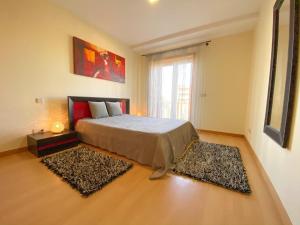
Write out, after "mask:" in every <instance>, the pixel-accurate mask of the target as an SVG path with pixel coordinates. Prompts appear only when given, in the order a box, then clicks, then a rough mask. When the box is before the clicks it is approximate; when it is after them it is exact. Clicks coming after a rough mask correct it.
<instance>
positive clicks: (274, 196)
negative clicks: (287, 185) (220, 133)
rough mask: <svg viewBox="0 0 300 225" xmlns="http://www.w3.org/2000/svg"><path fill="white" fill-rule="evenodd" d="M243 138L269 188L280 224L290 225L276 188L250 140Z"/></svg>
mask: <svg viewBox="0 0 300 225" xmlns="http://www.w3.org/2000/svg"><path fill="white" fill-rule="evenodd" d="M245 140H246V143H247V145H248V147H249V149H250V154H251V156H252V157H253V158H254V161H255V164H256V166H257V168H258V170H259V171H260V173H261V175H262V177H263V179H264V182H265V183H266V185H267V187H268V189H269V190H270V194H271V197H272V199H273V201H274V203H275V206H276V208H277V211H278V213H279V215H280V217H281V220H282V224H290V225H292V221H291V219H290V218H289V216H288V213H287V211H286V209H285V208H284V206H283V204H282V202H281V200H280V197H279V195H278V194H277V192H276V190H275V188H274V186H273V184H272V182H271V180H270V178H269V176H268V174H267V172H266V171H265V169H264V167H263V165H262V164H261V162H260V160H259V158H258V157H257V155H256V153H255V151H254V149H253V148H252V146H251V144H250V142H249V141H248V139H247V137H245Z"/></svg>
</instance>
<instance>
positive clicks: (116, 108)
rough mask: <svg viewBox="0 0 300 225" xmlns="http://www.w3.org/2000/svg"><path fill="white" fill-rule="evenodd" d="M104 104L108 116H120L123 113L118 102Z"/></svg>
mask: <svg viewBox="0 0 300 225" xmlns="http://www.w3.org/2000/svg"><path fill="white" fill-rule="evenodd" d="M106 104H107V109H108V113H109V115H110V116H120V115H122V114H123V113H122V109H121V104H120V102H106Z"/></svg>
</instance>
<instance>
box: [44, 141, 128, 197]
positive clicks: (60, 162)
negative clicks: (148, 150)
mask: <svg viewBox="0 0 300 225" xmlns="http://www.w3.org/2000/svg"><path fill="white" fill-rule="evenodd" d="M41 162H42V163H43V164H45V165H46V166H47V167H48V168H49V169H50V170H52V171H53V172H54V173H56V174H57V175H59V176H60V177H62V178H63V179H64V180H65V181H67V182H68V183H69V184H70V185H71V186H72V187H74V188H75V189H77V190H78V191H79V192H80V193H81V194H82V195H83V196H88V195H90V194H92V193H93V192H95V191H98V190H99V189H101V188H102V187H103V186H104V185H106V184H108V183H109V182H111V181H112V180H114V179H115V178H117V177H118V176H120V175H122V174H123V173H125V172H126V171H127V170H129V169H130V168H131V167H132V163H128V162H126V161H123V160H119V159H115V158H112V157H110V156H107V155H104V154H102V153H100V152H96V151H92V150H90V149H89V148H88V147H86V146H83V145H79V146H77V147H75V148H72V149H70V150H67V151H64V152H60V153H57V154H55V155H51V156H46V157H44V158H43V159H42V160H41Z"/></svg>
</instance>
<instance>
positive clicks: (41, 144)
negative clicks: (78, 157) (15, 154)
mask: <svg viewBox="0 0 300 225" xmlns="http://www.w3.org/2000/svg"><path fill="white" fill-rule="evenodd" d="M79 143H80V141H79V139H78V134H77V132H76V131H69V130H65V131H63V132H62V133H59V134H53V133H52V132H44V133H37V134H30V135H27V145H28V150H29V151H31V152H32V153H33V154H35V155H36V156H38V157H41V156H45V155H48V154H51V153H55V152H59V151H62V150H64V149H67V148H71V147H74V146H76V145H78V144H79Z"/></svg>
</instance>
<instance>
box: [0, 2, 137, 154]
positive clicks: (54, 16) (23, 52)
mask: <svg viewBox="0 0 300 225" xmlns="http://www.w3.org/2000/svg"><path fill="white" fill-rule="evenodd" d="M0 27H1V35H0V49H1V54H0V62H1V66H0V107H1V110H0V151H4V150H8V149H14V148H19V147H23V146H25V145H26V139H25V135H26V134H28V133H31V131H32V129H35V130H39V129H42V128H43V129H46V130H47V129H48V128H49V125H50V124H51V122H52V121H54V120H62V121H63V122H64V123H65V124H67V105H66V97H67V96H68V95H80V96H103V97H105V96H109V97H124V98H125V97H126V98H130V99H131V103H132V104H131V106H132V107H131V111H132V112H133V113H135V112H136V111H138V109H137V102H141V100H139V97H138V96H139V95H138V88H137V86H138V85H137V84H138V82H139V78H138V72H137V71H138V70H139V61H140V57H139V56H138V55H136V54H135V53H133V52H132V51H131V50H130V49H129V47H127V46H126V45H124V44H122V43H120V42H118V41H117V40H114V39H113V38H111V37H109V36H108V35H106V34H104V33H102V32H99V31H98V30H96V29H95V28H94V27H92V26H89V25H87V24H85V23H84V22H82V21H81V20H79V19H78V18H76V17H75V16H73V15H71V14H70V13H69V12H67V11H65V10H63V9H61V8H59V7H56V6H55V5H53V4H52V3H48V2H47V1H44V0H43V1H41V0H26V1H18V0H9V1H1V3H0ZM72 36H78V37H80V38H82V39H85V40H87V41H89V42H91V43H94V44H96V45H98V46H100V47H103V48H106V49H108V50H110V51H112V52H114V53H116V54H119V55H120V56H123V57H125V58H126V83H125V84H120V83H116V82H111V81H105V80H100V79H92V78H87V77H84V76H78V75H74V74H72V68H73V67H72V40H71V38H72ZM36 97H44V98H45V104H44V105H40V104H35V102H34V99H35V98H36Z"/></svg>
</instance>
